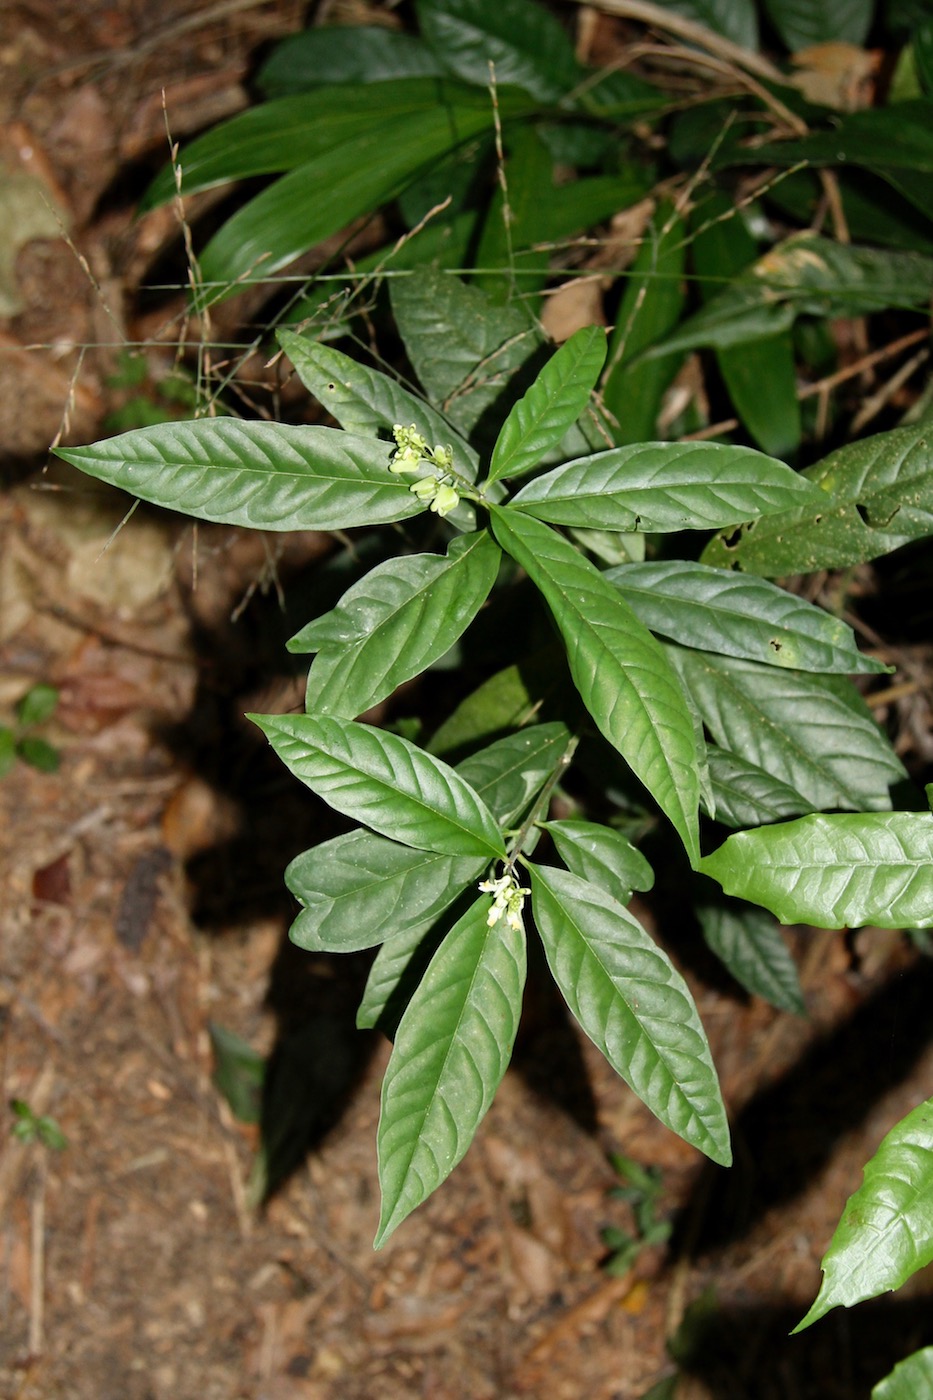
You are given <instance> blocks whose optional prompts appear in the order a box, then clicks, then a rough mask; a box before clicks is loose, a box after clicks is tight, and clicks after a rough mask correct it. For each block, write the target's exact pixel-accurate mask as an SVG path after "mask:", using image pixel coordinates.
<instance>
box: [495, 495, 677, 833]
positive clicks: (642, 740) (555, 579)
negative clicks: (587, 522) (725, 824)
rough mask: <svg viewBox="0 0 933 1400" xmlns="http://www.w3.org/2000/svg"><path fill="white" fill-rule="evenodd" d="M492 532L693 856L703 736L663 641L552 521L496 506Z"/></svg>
mask: <svg viewBox="0 0 933 1400" xmlns="http://www.w3.org/2000/svg"><path fill="white" fill-rule="evenodd" d="M493 529H494V530H495V533H496V536H497V538H498V540H499V543H500V544H501V545H502V547H503V549H505V550H507V551H508V553H509V554H511V555H512V557H513V559H515V560H516V562H517V563H519V564H521V566H522V568H523V569H524V570H525V571H526V573H527V574H528V576H529V578H530V579H531V580H532V582H533V583H534V584H535V585H536V587H537V588H538V589H539V590H540V592H541V593H542V595H543V596H544V599H545V601H546V602H547V605H548V607H549V608H550V610H551V612H552V613H553V616H554V620H555V622H556V623H557V626H558V628H559V629H560V632H561V635H562V636H563V638H564V643H565V645H566V648H567V660H568V664H569V666H570V672H571V675H572V676H573V680H574V684H575V685H576V687H577V689H578V691H579V692H580V696H581V698H582V699H583V703H584V704H585V705H586V707H587V709H588V710H589V712H590V714H591V715H592V716H593V719H594V720H595V721H596V724H597V725H598V727H599V729H600V730H601V731H602V733H603V734H604V735H605V736H606V738H607V739H608V740H609V742H610V743H611V744H612V745H613V747H614V748H616V749H617V750H618V751H619V753H621V754H622V757H623V758H624V759H625V760H626V762H627V763H628V764H629V766H630V767H631V769H632V771H633V772H634V773H635V775H636V777H638V778H639V779H640V780H641V782H643V783H644V784H645V786H646V787H647V788H648V790H649V791H650V792H651V794H652V796H653V797H654V799H655V801H656V802H657V803H658V804H659V806H660V807H661V809H662V811H664V812H665V813H666V815H667V816H668V818H669V819H670V820H671V822H673V824H674V826H675V828H676V829H677V831H678V833H679V835H680V838H681V840H682V841H683V843H684V845H685V846H686V848H687V853H688V855H689V856H690V859H691V860H695V859H696V856H697V854H698V850H699V847H698V824H697V804H698V800H699V780H698V776H697V767H696V760H697V745H696V735H695V732H694V727H693V721H692V719H691V716H690V712H689V710H688V708H687V704H686V701H685V699H684V697H683V692H682V691H681V689H680V686H679V685H678V682H677V678H676V676H675V675H674V674H673V672H672V670H671V667H670V663H669V662H668V661H667V658H666V657H665V655H664V653H663V650H662V648H661V647H660V646H659V644H658V643H657V642H656V641H655V640H654V638H653V637H652V636H651V634H650V632H648V631H647V630H646V629H645V628H644V627H642V625H641V623H640V622H639V621H638V619H637V618H636V617H635V615H634V613H632V611H631V610H630V609H629V608H628V607H627V605H626V604H625V603H624V602H623V601H622V598H621V597H620V595H619V593H618V592H617V591H616V590H615V589H614V588H613V587H612V585H611V584H610V583H607V582H606V580H605V579H604V578H603V577H602V575H601V574H600V573H599V571H598V570H597V569H595V568H594V567H593V565H592V564H590V563H589V562H588V560H586V559H584V558H583V556H582V555H581V554H580V553H579V552H578V551H577V550H576V549H575V548H574V547H573V545H571V544H569V543H568V542H567V541H566V540H565V539H563V538H562V537H561V536H560V535H558V534H557V533H556V532H555V531H553V530H551V529H550V527H549V526H547V525H544V524H542V523H541V522H540V521H537V520H533V519H532V518H531V517H530V516H527V515H525V514H523V513H522V512H520V511H515V510H510V509H502V508H498V507H497V508H495V509H494V511H493Z"/></svg>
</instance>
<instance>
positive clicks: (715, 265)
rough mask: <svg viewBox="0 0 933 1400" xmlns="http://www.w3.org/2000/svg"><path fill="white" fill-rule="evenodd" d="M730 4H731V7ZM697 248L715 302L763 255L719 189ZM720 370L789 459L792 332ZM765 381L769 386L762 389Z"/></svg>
mask: <svg viewBox="0 0 933 1400" xmlns="http://www.w3.org/2000/svg"><path fill="white" fill-rule="evenodd" d="M727 8H728V6H727ZM693 228H694V230H695V232H694V236H693V242H692V245H691V253H692V257H693V266H694V268H695V270H696V273H697V276H698V278H699V285H700V294H701V296H702V297H703V300H704V301H709V300H710V299H711V298H712V296H714V295H715V294H716V293H717V292H718V291H719V290H720V287H721V286H723V285H728V284H729V283H730V282H731V281H732V279H733V278H734V277H736V276H737V275H738V274H740V273H741V272H742V271H743V270H744V269H745V268H746V267H747V266H748V265H749V264H750V263H752V262H754V260H755V257H756V256H757V251H758V245H757V243H756V241H755V239H754V238H753V237H752V235H751V233H750V232H749V230H748V228H747V226H746V224H745V222H744V220H743V218H742V216H741V214H737V213H736V209H735V203H734V200H733V199H732V198H731V197H730V196H729V195H728V194H726V193H725V192H720V191H716V192H714V194H713V195H712V196H711V197H710V198H708V199H706V200H704V201H703V203H702V204H700V205H699V206H698V208H697V210H696V212H695V214H694V217H693ZM715 353H716V361H717V364H718V365H719V372H720V374H721V375H722V377H723V382H724V383H725V386H726V388H727V390H728V392H729V397H730V398H731V399H732V403H733V405H734V407H735V411H736V414H737V415H738V418H739V420H740V421H741V422H742V424H743V425H744V426H745V428H746V429H747V430H748V432H749V433H751V435H752V437H753V438H754V439H755V441H756V442H757V443H758V445H759V447H761V449H762V450H763V451H764V452H767V453H769V454H770V455H771V456H774V457H783V458H786V457H788V455H790V454H791V453H793V452H794V451H795V450H796V448H797V446H798V445H799V442H800V435H801V422H800V403H799V400H798V398H797V374H796V365H795V363H794V347H793V343H792V340H791V336H790V332H789V331H781V332H779V333H778V334H777V335H774V336H771V337H770V338H769V339H766V340H756V341H754V342H753V343H751V344H748V345H741V346H737V345H734V346H725V347H723V348H722V349H719V350H717V351H716V352H715ZM762 385H767V391H766V392H764V393H763V392H762Z"/></svg>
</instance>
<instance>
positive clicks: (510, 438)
mask: <svg viewBox="0 0 933 1400" xmlns="http://www.w3.org/2000/svg"><path fill="white" fill-rule="evenodd" d="M605 358H606V335H605V332H604V331H603V329H602V327H600V326H586V327H584V329H583V330H579V331H577V332H576V334H575V335H572V336H571V337H570V339H569V340H568V341H567V342H566V343H565V344H564V345H562V346H561V347H560V349H559V350H558V351H557V352H556V353H555V354H554V355H553V356H552V357H551V359H550V360H548V362H547V364H546V365H545V366H544V369H543V370H542V371H541V373H540V374H539V375H538V377H537V379H536V380H535V382H534V383H533V384H532V386H531V388H530V389H528V390H527V392H526V393H525V394H524V395H523V396H522V398H520V399H519V401H518V403H516V404H515V405H514V406H513V407H512V410H511V412H510V413H509V416H508V418H507V419H506V420H505V422H504V423H503V425H502V430H501V432H500V433H499V437H498V440H497V441H496V445H495V448H494V449H493V454H492V463H491V465H490V468H489V480H490V481H498V480H499V479H500V478H501V477H508V476H520V475H521V473H522V472H525V471H529V470H530V469H531V468H532V467H535V466H537V464H538V463H539V462H540V461H541V459H542V458H543V457H545V456H546V454H547V453H548V452H549V451H550V450H551V448H553V447H556V446H557V444H558V443H559V442H560V440H561V438H562V437H563V436H564V434H565V433H566V431H567V429H568V428H570V427H571V426H572V425H573V424H574V423H575V422H576V421H577V419H578V418H579V417H580V415H581V413H582V412H583V410H584V409H585V408H586V406H587V404H588V403H589V399H590V393H591V392H592V390H593V387H594V386H595V384H596V380H597V379H598V378H599V372H600V370H601V369H602V367H603V362H604V360H605Z"/></svg>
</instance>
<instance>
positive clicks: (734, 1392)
mask: <svg viewBox="0 0 933 1400" xmlns="http://www.w3.org/2000/svg"><path fill="white" fill-rule="evenodd" d="M802 1311H803V1309H799V1308H798V1309H794V1308H790V1307H786V1306H778V1307H754V1308H742V1307H739V1306H724V1307H722V1308H716V1307H715V1305H713V1306H711V1307H710V1308H709V1309H708V1310H707V1309H705V1308H703V1309H702V1310H701V1309H699V1308H698V1309H696V1310H695V1312H696V1314H700V1315H695V1316H694V1317H693V1318H692V1319H689V1320H688V1322H687V1323H686V1325H685V1326H684V1327H683V1328H682V1329H681V1333H682V1334H683V1335H681V1336H680V1338H679V1340H680V1343H681V1346H682V1347H683V1348H684V1353H685V1354H681V1355H680V1356H679V1358H678V1359H679V1360H680V1364H681V1367H682V1369H683V1370H684V1371H685V1372H686V1373H687V1374H689V1375H691V1376H695V1377H697V1378H698V1379H700V1380H702V1381H703V1382H704V1384H705V1385H706V1387H707V1388H708V1392H707V1393H708V1394H709V1395H710V1396H711V1397H712V1400H869V1396H870V1394H871V1391H872V1388H873V1386H875V1385H877V1383H878V1382H879V1381H880V1380H882V1379H883V1377H885V1376H886V1375H888V1373H889V1372H890V1371H891V1370H892V1369H893V1367H894V1366H896V1365H897V1363H898V1362H899V1361H902V1360H903V1359H904V1358H905V1357H906V1356H908V1355H910V1353H911V1352H913V1351H916V1350H918V1349H919V1348H921V1347H924V1346H928V1345H930V1343H931V1342H933V1311H931V1308H930V1299H929V1298H911V1299H901V1298H897V1299H894V1300H890V1299H883V1300H882V1299H879V1300H877V1301H872V1302H869V1303H861V1304H859V1306H858V1307H857V1308H855V1309H849V1310H847V1309H844V1308H842V1309H837V1310H836V1311H835V1312H832V1313H829V1314H828V1315H827V1316H826V1317H825V1318H822V1319H821V1320H820V1321H819V1322H817V1323H814V1325H813V1326H812V1327H811V1328H808V1329H807V1331H805V1332H801V1333H800V1334H798V1335H797V1336H795V1337H792V1336H790V1335H789V1333H790V1332H791V1329H792V1328H794V1327H795V1326H796V1325H797V1323H798V1322H799V1321H800V1318H801V1315H802ZM918 1400H920V1397H919V1396H918Z"/></svg>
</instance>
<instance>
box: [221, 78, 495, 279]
mask: <svg viewBox="0 0 933 1400" xmlns="http://www.w3.org/2000/svg"><path fill="white" fill-rule="evenodd" d="M337 100H338V101H339V100H340V99H339V97H338V99H337ZM491 127H492V114H491V111H490V110H489V108H488V107H487V108H486V109H483V108H474V107H467V106H447V107H444V106H438V107H435V108H432V109H429V110H428V111H425V112H413V113H407V114H403V115H395V114H386V113H385V112H383V113H382V114H380V115H379V116H377V117H376V119H375V120H371V121H370V123H369V126H368V128H367V129H366V130H365V131H363V132H362V133H361V134H360V135H358V136H355V137H354V138H352V140H349V141H346V142H344V143H343V144H342V145H340V146H337V147H332V148H328V149H326V150H324V151H322V152H321V153H320V154H319V155H316V156H314V157H313V158H312V159H311V160H309V161H307V162H306V163H305V164H304V165H299V166H296V167H295V168H294V169H292V170H289V172H288V174H286V175H283V176H282V177H281V178H280V179H279V180H277V181H276V182H275V183H274V184H273V185H270V186H269V188H268V189H265V190H263V191H262V193H261V194H258V195H257V196H256V197H255V198H254V199H252V200H250V201H249V203H248V204H245V205H244V206H243V207H242V208H241V209H239V210H237V212H236V213H235V214H234V215H233V216H232V217H231V218H229V219H228V220H227V222H226V223H225V224H224V225H223V227H222V228H221V229H220V231H219V232H218V233H216V234H215V235H214V237H213V238H212V239H211V241H210V243H208V245H207V247H206V248H205V249H204V251H203V253H202V254H201V256H200V258H199V266H200V273H201V279H202V281H203V283H204V284H205V286H206V287H208V288H210V287H214V288H216V289H218V290H222V291H224V292H225V293H226V292H232V291H236V290H237V289H238V288H239V287H242V286H243V285H245V284H246V283H249V282H253V281H262V280H263V279H265V278H269V277H271V276H272V275H273V274H274V273H276V272H278V271H279V270H280V269H281V268H283V267H285V266H287V264H288V263H290V262H293V261H294V260H295V259H296V258H297V257H298V256H299V255H300V254H301V253H304V252H306V251H307V250H308V249H309V248H312V247H313V246H314V245H315V244H316V243H320V242H321V241H322V239H325V238H328V237H330V235H331V234H334V233H337V232H339V231H340V230H341V229H343V228H345V227H346V225H347V224H348V223H350V222H351V220H353V219H356V218H358V217H359V216H360V215H362V214H368V213H370V212H371V211H372V210H374V209H378V207H379V206H380V205H381V204H384V203H385V202H386V201H387V200H389V199H393V198H394V197H395V196H396V195H398V194H399V193H400V192H401V191H402V190H403V189H404V188H405V186H406V185H407V184H408V183H409V182H410V181H411V180H413V179H414V177H415V176H416V175H417V174H418V173H419V172H420V171H422V170H424V169H426V168H428V167H429V166H431V165H432V164H433V163H434V162H435V161H437V160H438V159H439V158H440V157H441V156H443V155H444V154H446V152H447V151H450V150H453V149H454V148H455V147H456V146H458V145H459V144H460V143H461V142H463V141H466V140H469V138H470V137H471V136H477V135H478V134H479V133H480V132H481V131H484V130H486V129H491Z"/></svg>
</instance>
